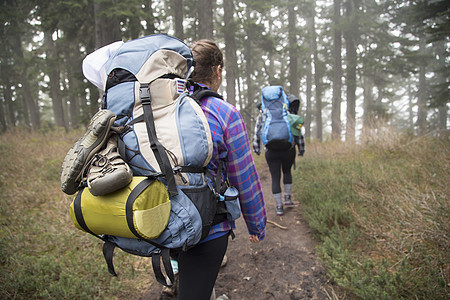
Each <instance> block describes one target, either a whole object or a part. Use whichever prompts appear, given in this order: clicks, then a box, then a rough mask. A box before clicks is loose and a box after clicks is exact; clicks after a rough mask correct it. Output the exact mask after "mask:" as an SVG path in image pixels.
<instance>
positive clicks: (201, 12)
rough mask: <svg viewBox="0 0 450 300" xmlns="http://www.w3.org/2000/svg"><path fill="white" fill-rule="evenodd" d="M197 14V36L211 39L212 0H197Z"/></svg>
mask: <svg viewBox="0 0 450 300" xmlns="http://www.w3.org/2000/svg"><path fill="white" fill-rule="evenodd" d="M227 1H228V0H227ZM197 15H198V35H199V36H198V38H199V39H211V40H212V39H213V38H214V24H213V15H214V12H213V1H212V0H197Z"/></svg>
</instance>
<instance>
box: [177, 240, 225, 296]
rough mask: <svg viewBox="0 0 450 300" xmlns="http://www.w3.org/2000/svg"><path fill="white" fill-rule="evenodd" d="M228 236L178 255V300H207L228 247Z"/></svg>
mask: <svg viewBox="0 0 450 300" xmlns="http://www.w3.org/2000/svg"><path fill="white" fill-rule="evenodd" d="M228 235H229V234H225V235H224V236H221V237H219V238H217V239H214V240H210V241H207V242H205V243H202V244H199V245H197V246H195V247H194V248H192V249H189V250H188V251H186V252H180V253H179V254H178V269H179V282H178V299H179V300H203V299H204V300H209V299H210V297H211V292H212V290H213V288H214V283H215V282H216V279H217V274H218V273H219V269H220V265H221V264H222V260H223V257H224V256H225V252H226V251H227V247H228Z"/></svg>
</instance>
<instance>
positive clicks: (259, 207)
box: [201, 97, 267, 240]
mask: <svg viewBox="0 0 450 300" xmlns="http://www.w3.org/2000/svg"><path fill="white" fill-rule="evenodd" d="M201 107H202V110H203V112H204V113H205V116H206V118H207V120H208V124H209V128H210V130H211V136H212V140H213V144H214V146H213V155H212V159H211V162H210V163H209V164H208V166H207V167H208V169H209V170H211V172H212V173H213V175H214V176H215V175H216V170H217V166H218V164H219V159H220V160H224V161H225V162H226V163H227V166H226V170H225V174H224V178H225V176H227V177H228V180H229V182H230V184H231V185H232V186H234V187H236V188H237V189H238V191H239V202H240V205H241V212H242V216H243V217H244V220H245V223H246V225H247V230H248V233H249V234H250V235H256V236H258V238H259V239H260V240H263V239H264V237H265V227H266V218H267V217H266V209H265V205H264V197H263V193H262V189H261V182H260V181H259V176H258V173H257V171H256V167H255V164H254V161H253V156H252V153H251V148H250V142H249V139H248V135H247V130H246V128H245V124H244V121H243V119H242V116H241V114H240V113H239V111H238V110H237V109H236V108H235V107H234V106H233V105H231V104H229V103H228V102H226V101H224V100H222V99H219V98H215V97H207V98H205V99H202V100H201ZM232 228H235V224H234V222H232V223H231V222H229V221H225V222H222V223H220V224H217V225H214V226H213V227H212V228H211V231H210V234H214V233H217V232H223V231H228V230H230V229H232Z"/></svg>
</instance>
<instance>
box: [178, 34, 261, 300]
mask: <svg viewBox="0 0 450 300" xmlns="http://www.w3.org/2000/svg"><path fill="white" fill-rule="evenodd" d="M191 50H192V53H193V56H194V61H195V70H194V73H193V74H192V80H193V81H195V82H196V83H197V84H196V85H195V88H193V89H192V92H193V98H197V99H199V100H200V102H201V108H202V110H203V112H204V114H205V115H206V117H207V120H208V123H209V127H210V130H211V134H212V139H213V144H214V146H213V155H212V159H211V162H210V163H209V164H208V166H207V167H208V169H209V170H210V171H211V173H213V175H214V176H215V175H216V173H217V172H218V169H219V168H220V167H221V166H222V165H224V171H223V176H222V181H226V180H228V182H229V185H230V186H234V187H235V188H237V190H238V192H239V202H240V206H241V211H242V214H243V216H244V219H245V222H246V225H247V229H248V232H249V235H250V236H249V239H250V242H253V243H257V242H259V241H261V240H263V239H264V236H265V226H266V210H265V206H264V198H263V194H262V189H261V183H260V181H259V177H258V173H257V172H256V168H255V165H254V161H253V157H252V153H251V148H250V142H249V139H248V136H247V130H246V128H245V125H244V121H243V119H242V117H241V115H240V113H239V111H238V110H237V109H236V108H235V107H234V106H232V105H231V104H229V103H228V102H226V101H224V100H223V99H221V96H220V95H218V94H215V96H213V95H210V96H198V95H197V96H196V95H195V94H196V93H199V92H201V91H203V90H206V91H212V92H215V93H217V90H218V89H219V87H220V85H221V83H222V70H223V54H222V52H221V50H220V49H219V48H218V47H217V45H216V44H215V43H214V42H212V41H210V40H199V41H197V42H194V43H193V44H192V46H191ZM225 202H226V201H225ZM234 226H235V225H234V221H233V222H230V221H229V220H224V221H223V222H221V223H219V224H217V225H213V227H212V229H211V230H210V234H209V236H208V237H207V238H206V239H205V240H203V241H202V242H201V243H200V244H198V245H197V246H195V247H193V248H191V249H189V250H188V251H186V252H180V253H179V254H178V257H177V261H178V269H179V286H178V299H200V300H201V299H210V295H211V292H212V291H213V288H214V284H215V281H216V278H217V275H218V272H219V268H220V265H221V263H222V259H223V257H224V255H225V252H226V250H227V247H228V236H229V235H230V232H231V230H232V229H233V228H234Z"/></svg>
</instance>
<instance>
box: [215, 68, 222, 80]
mask: <svg viewBox="0 0 450 300" xmlns="http://www.w3.org/2000/svg"><path fill="white" fill-rule="evenodd" d="M221 68H222V67H221V66H220V65H219V66H217V67H216V68H215V73H216V74H215V75H216V77H217V79H221V78H222V69H221Z"/></svg>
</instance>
